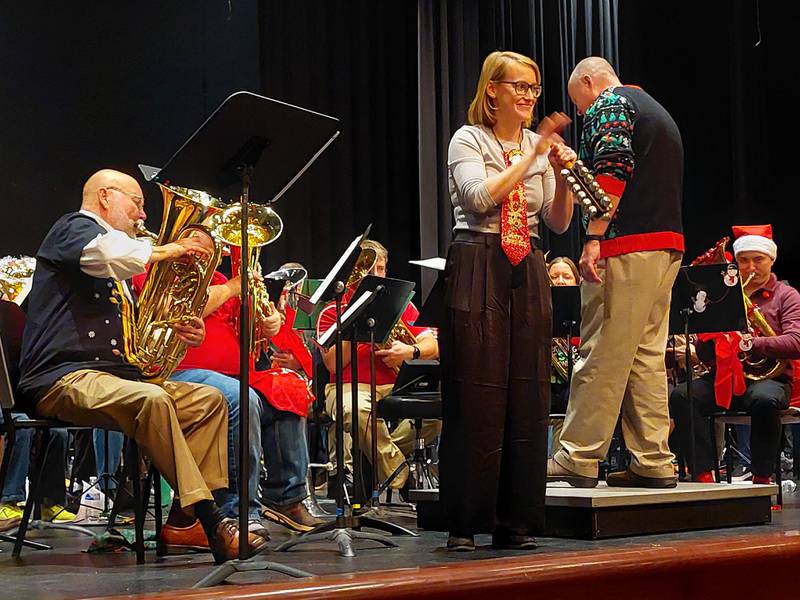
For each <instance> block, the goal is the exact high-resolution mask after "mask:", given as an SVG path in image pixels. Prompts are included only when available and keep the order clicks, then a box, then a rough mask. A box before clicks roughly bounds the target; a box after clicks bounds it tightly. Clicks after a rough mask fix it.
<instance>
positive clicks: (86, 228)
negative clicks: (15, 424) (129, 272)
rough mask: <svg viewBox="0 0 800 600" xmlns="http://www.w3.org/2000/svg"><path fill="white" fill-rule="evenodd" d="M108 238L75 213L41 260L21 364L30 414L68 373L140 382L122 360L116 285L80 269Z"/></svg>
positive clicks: (58, 228) (45, 246)
mask: <svg viewBox="0 0 800 600" xmlns="http://www.w3.org/2000/svg"><path fill="white" fill-rule="evenodd" d="M104 233H106V230H105V229H104V228H103V227H102V226H101V225H99V224H98V223H97V222H96V221H95V220H94V219H92V218H91V217H89V216H88V215H84V214H82V213H70V214H68V215H65V216H63V217H61V218H60V219H59V220H58V221H57V222H56V223H55V225H53V227H52V228H51V229H50V231H49V233H48V234H47V236H46V237H45V239H44V241H43V242H42V245H41V247H40V248H39V252H38V253H37V255H36V271H35V272H34V275H33V288H32V289H31V292H30V294H29V296H28V301H29V306H28V320H27V323H26V326H25V333H24V336H23V340H22V352H21V358H20V383H19V392H20V397H21V400H22V401H23V402H25V403H26V404H27V406H26V407H25V408H26V410H28V412H30V411H31V410H32V409H33V408H34V407H35V404H36V403H37V402H38V401H39V400H40V399H41V398H42V396H44V394H45V393H46V392H47V390H49V389H50V388H51V387H52V386H53V384H55V383H56V382H57V381H58V380H59V379H60V378H61V377H63V376H64V375H66V374H67V373H72V372H74V371H78V370H81V369H96V370H99V371H105V372H108V373H112V374H114V375H117V376H118V377H122V378H124V379H139V378H140V377H141V372H140V371H139V370H138V369H137V368H136V367H134V366H132V365H131V364H129V363H127V362H126V361H125V358H124V356H123V354H122V349H123V344H124V340H123V336H122V318H121V316H122V315H121V311H120V308H119V307H120V305H119V303H118V302H117V301H116V297H115V290H116V280H114V279H112V278H102V279H101V278H97V277H92V276H90V275H87V274H86V273H84V272H83V271H82V270H81V268H80V258H81V253H82V251H83V249H84V247H86V245H87V244H88V243H89V242H90V241H92V240H93V239H95V238H96V237H98V236H99V235H102V234H104ZM114 350H117V351H119V355H115V354H114V352H113V351H114Z"/></svg>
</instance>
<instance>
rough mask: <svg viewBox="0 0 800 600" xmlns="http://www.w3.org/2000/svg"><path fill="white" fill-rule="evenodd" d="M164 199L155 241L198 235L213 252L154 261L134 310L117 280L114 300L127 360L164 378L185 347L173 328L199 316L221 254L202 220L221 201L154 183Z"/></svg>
mask: <svg viewBox="0 0 800 600" xmlns="http://www.w3.org/2000/svg"><path fill="white" fill-rule="evenodd" d="M158 186H159V188H161V193H162V196H163V200H164V214H163V219H162V221H161V229H160V231H159V234H158V239H157V240H156V241H155V243H156V244H157V245H159V246H163V245H164V244H168V243H171V242H176V241H178V240H181V239H184V238H187V237H196V236H199V237H201V238H203V239H205V241H206V242H207V243H208V246H209V248H211V255H210V256H208V257H205V256H193V255H191V256H190V255H186V256H184V257H181V258H178V259H174V260H165V261H159V262H156V263H153V264H152V265H151V267H150V270H149V271H148V273H147V277H146V279H145V282H144V286H143V288H142V291H141V294H139V302H138V313H135V312H134V310H133V306H132V305H131V303H130V301H129V300H128V298H127V295H126V294H125V292H124V289H123V287H122V284H121V283H119V282H118V283H117V289H116V291H115V294H114V296H115V300H116V302H117V303H118V304H120V305H121V306H120V309H121V313H122V328H123V334H124V346H123V351H124V354H125V358H126V359H127V360H128V362H129V363H131V364H133V365H135V366H137V367H138V368H139V369H140V370H141V371H142V375H143V376H144V378H145V379H148V380H153V381H163V380H164V379H166V378H168V377H169V376H170V375H171V374H172V372H173V371H174V370H175V368H176V367H177V366H178V364H179V363H180V361H181V360H182V359H183V356H184V354H185V353H186V344H185V343H184V342H183V341H182V340H181V339H180V338H179V337H178V335H177V334H176V333H175V330H174V328H173V326H174V325H176V324H178V323H187V322H188V321H190V320H191V319H192V318H193V317H199V316H202V313H203V308H205V305H206V302H207V300H208V286H209V284H210V283H211V277H212V276H213V274H214V271H215V270H216V268H217V266H218V265H219V261H220V259H221V256H222V252H221V247H220V245H219V244H218V243H217V242H216V240H215V239H214V237H213V235H212V234H211V232H210V231H209V229H208V228H207V227H205V226H203V225H202V224H201V222H202V221H203V220H204V219H205V218H206V217H208V216H209V215H210V214H212V213H213V212H215V211H218V210H221V207H222V206H223V205H222V203H221V202H220V201H219V200H218V199H217V198H214V197H213V196H210V195H209V194H207V193H205V192H201V191H197V190H190V189H187V188H179V187H171V186H167V185H163V184H158Z"/></svg>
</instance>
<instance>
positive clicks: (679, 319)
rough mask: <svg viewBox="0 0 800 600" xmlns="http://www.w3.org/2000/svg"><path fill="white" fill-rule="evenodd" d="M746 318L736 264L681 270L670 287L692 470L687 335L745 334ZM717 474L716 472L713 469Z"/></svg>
mask: <svg viewBox="0 0 800 600" xmlns="http://www.w3.org/2000/svg"><path fill="white" fill-rule="evenodd" d="M746 329H747V314H746V312H745V308H744V295H743V293H742V286H741V284H740V282H739V268H738V266H737V265H736V264H735V263H715V264H711V265H697V266H694V267H691V266H689V267H681V268H680V271H679V272H678V276H677V277H676V279H675V283H674V284H673V285H672V302H671V304H670V310H669V333H670V334H672V335H675V334H678V335H683V336H685V343H686V348H685V357H686V400H687V402H688V403H689V415H690V419H689V440H690V441H689V460H688V466H689V470H690V472H691V474H692V476H694V475H696V473H697V471H696V470H695V439H694V398H693V397H692V362H691V358H692V357H691V350H690V347H691V344H689V334H690V333H718V332H723V331H745V330H746ZM715 470H716V469H715Z"/></svg>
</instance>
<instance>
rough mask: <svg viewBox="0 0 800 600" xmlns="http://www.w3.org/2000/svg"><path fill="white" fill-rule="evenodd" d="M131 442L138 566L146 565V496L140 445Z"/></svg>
mask: <svg viewBox="0 0 800 600" xmlns="http://www.w3.org/2000/svg"><path fill="white" fill-rule="evenodd" d="M130 442H131V452H130V457H131V469H130V473H131V480H132V483H133V507H134V509H133V510H134V529H135V531H136V541H135V542H134V547H135V549H136V564H137V565H141V564H144V515H145V507H144V494H143V493H142V480H141V478H140V476H139V460H140V458H139V445H138V444H137V443H136V442H134V441H133V440H131V441H130Z"/></svg>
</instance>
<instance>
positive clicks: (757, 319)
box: [739, 273, 789, 381]
mask: <svg viewBox="0 0 800 600" xmlns="http://www.w3.org/2000/svg"><path fill="white" fill-rule="evenodd" d="M753 275H754V274H753V273H751V274H750V276H749V277H748V278H747V281H742V280H741V277H740V278H739V281H740V282H741V284H742V296H743V297H744V307H745V313H746V314H747V326H748V329H749V331H750V335H752V336H759V337H772V336H774V335H775V330H774V329H773V328H772V326H771V325H770V324H769V323H768V322H767V320H766V319H765V318H764V315H763V314H762V313H761V309H759V308H758V306H756V305H755V304H753V301H752V300H750V297H749V296H748V295H747V292H745V291H744V289H745V288H746V287H747V284H748V283H750V280H751V279H752V278H753ZM739 358H740V360H741V361H742V370H743V371H744V376H745V377H746V378H747V379H750V380H751V381H761V380H763V379H772V378H773V377H777V376H778V375H780V374H781V373H783V371H784V369H786V365H787V363H788V362H789V361H788V360H787V359H780V358H771V357H767V356H759V357H755V356H753V355H752V354H751V353H750V352H743V353H742V354H741V355H740V357H739Z"/></svg>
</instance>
